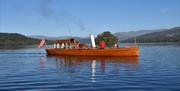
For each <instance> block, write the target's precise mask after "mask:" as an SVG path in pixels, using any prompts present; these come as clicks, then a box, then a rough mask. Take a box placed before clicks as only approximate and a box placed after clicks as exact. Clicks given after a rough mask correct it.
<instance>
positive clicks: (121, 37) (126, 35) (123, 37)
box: [113, 29, 168, 41]
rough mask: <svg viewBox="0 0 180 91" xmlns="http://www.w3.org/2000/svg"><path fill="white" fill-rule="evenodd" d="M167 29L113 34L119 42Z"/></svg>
mask: <svg viewBox="0 0 180 91" xmlns="http://www.w3.org/2000/svg"><path fill="white" fill-rule="evenodd" d="M166 30H168V29H156V30H139V31H130V32H117V33H114V34H113V35H115V36H116V37H118V38H119V40H120V41H124V40H126V39H129V38H132V37H135V36H140V35H144V34H148V33H153V32H159V31H166Z"/></svg>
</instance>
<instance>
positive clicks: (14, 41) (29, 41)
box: [0, 33, 52, 46]
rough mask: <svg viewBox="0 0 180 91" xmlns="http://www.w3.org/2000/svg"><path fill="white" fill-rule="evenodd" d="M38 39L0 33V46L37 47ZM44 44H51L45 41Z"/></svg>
mask: <svg viewBox="0 0 180 91" xmlns="http://www.w3.org/2000/svg"><path fill="white" fill-rule="evenodd" d="M40 41H41V40H40V39H35V38H29V37H27V36H24V35H22V34H18V33H0V46H5V45H37V44H39V43H40ZM46 43H48V44H49V43H52V41H49V40H46Z"/></svg>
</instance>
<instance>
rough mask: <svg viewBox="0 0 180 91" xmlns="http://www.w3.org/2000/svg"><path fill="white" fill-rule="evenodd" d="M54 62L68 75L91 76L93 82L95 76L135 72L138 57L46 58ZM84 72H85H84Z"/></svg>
mask: <svg viewBox="0 0 180 91" xmlns="http://www.w3.org/2000/svg"><path fill="white" fill-rule="evenodd" d="M47 58H53V60H55V64H56V67H58V68H61V70H64V71H63V72H64V73H68V74H69V73H70V74H82V73H83V74H85V75H88V74H91V80H92V82H95V79H96V75H97V74H105V73H106V72H107V73H109V72H112V73H113V74H119V73H120V72H121V71H126V72H128V71H135V70H137V68H138V57H89V56H85V57H82V56H47ZM84 70H85V71H84Z"/></svg>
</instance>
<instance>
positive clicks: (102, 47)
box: [99, 41, 105, 49]
mask: <svg viewBox="0 0 180 91" xmlns="http://www.w3.org/2000/svg"><path fill="white" fill-rule="evenodd" d="M99 46H100V49H104V47H105V42H104V41H101V42H100V43H99Z"/></svg>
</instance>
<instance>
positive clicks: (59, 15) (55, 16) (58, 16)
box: [40, 0, 85, 31]
mask: <svg viewBox="0 0 180 91" xmlns="http://www.w3.org/2000/svg"><path fill="white" fill-rule="evenodd" d="M40 15H41V16H42V17H44V18H46V19H49V20H52V21H55V22H57V23H58V24H60V25H61V24H65V23H68V24H70V23H73V24H74V25H76V26H77V27H79V28H80V30H81V31H84V30H85V27H84V24H83V22H82V20H81V19H79V18H77V17H75V16H73V15H72V14H71V13H69V12H67V11H65V10H62V9H59V10H58V11H57V10H55V9H54V8H53V0H41V1H40ZM65 25H67V24H65Z"/></svg>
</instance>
